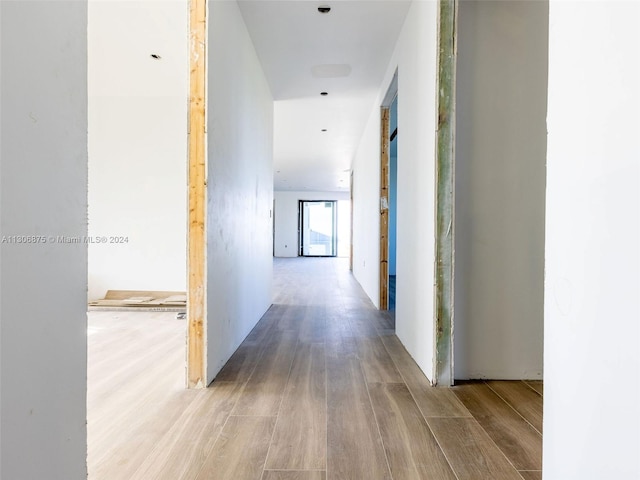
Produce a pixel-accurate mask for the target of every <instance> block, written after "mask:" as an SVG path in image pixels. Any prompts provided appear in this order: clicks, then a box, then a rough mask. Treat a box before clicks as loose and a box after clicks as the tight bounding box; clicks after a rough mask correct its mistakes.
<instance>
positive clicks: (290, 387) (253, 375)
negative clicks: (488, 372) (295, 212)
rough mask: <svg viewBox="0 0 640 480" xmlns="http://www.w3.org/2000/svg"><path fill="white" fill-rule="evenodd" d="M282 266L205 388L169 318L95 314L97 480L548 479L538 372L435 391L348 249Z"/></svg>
mask: <svg viewBox="0 0 640 480" xmlns="http://www.w3.org/2000/svg"><path fill="white" fill-rule="evenodd" d="M274 272H275V282H274V283H275V292H274V293H275V295H274V304H273V306H272V307H271V308H270V310H269V311H268V312H267V313H266V314H265V316H264V317H263V318H262V320H261V321H260V322H259V323H258V325H257V326H256V328H255V329H254V330H253V331H252V332H251V334H250V335H249V336H248V337H247V339H246V340H245V341H244V342H243V344H242V345H241V346H240V348H239V349H238V350H237V351H236V353H235V354H234V355H233V357H232V358H231V360H230V361H229V362H228V364H227V365H226V366H225V367H224V368H223V370H222V371H221V372H220V374H219V375H218V377H217V379H216V381H215V382H214V383H213V384H212V386H211V387H210V388H208V389H205V390H184V389H183V383H184V378H183V376H184V369H183V363H184V350H183V345H184V328H185V324H184V322H183V321H180V320H176V319H175V317H174V314H171V313H134V314H130V313H129V312H126V313H125V312H91V313H90V315H89V393H88V409H89V415H88V422H89V425H88V427H89V457H88V463H89V479H90V480H102V479H105V480H107V479H108V480H117V479H123V480H124V479H167V480H169V479H171V480H176V479H185V480H186V479H216V480H223V479H234V480H243V479H256V480H258V479H263V480H316V479H317V480H320V479H331V480H337V479H340V480H356V479H362V480H369V479H372V480H373V479H394V480H399V479H423V478H424V479H426V478H429V479H443V480H447V479H451V480H454V479H459V480H464V479H469V480H483V479H487V480H489V479H490V480H501V479H505V480H508V479H515V480H522V479H525V480H534V479H541V478H542V474H541V471H540V470H541V457H542V435H541V430H542V427H541V423H542V422H541V419H542V395H541V394H542V390H541V387H542V386H541V384H537V383H531V384H527V383H525V382H486V383H484V382H481V383H468V384H463V385H461V386H457V387H455V388H453V389H435V388H431V387H430V386H429V384H428V382H427V380H426V378H425V377H424V375H423V374H422V372H421V371H420V370H419V369H418V367H417V366H416V365H415V363H414V362H413V360H412V359H411V358H410V357H409V355H408V354H407V353H406V351H405V350H404V348H403V347H402V345H401V344H400V342H399V341H398V339H397V337H396V336H395V335H394V325H393V318H392V317H391V316H390V315H389V314H387V313H385V312H379V311H377V310H375V309H374V308H373V306H372V305H371V303H370V302H369V300H368V299H367V297H366V296H365V295H364V293H363V292H362V290H361V289H360V287H359V285H358V284H357V282H356V281H355V280H354V279H353V277H352V275H351V273H350V272H349V271H348V260H346V259H331V258H307V259H274ZM116 346H117V348H115V347H116ZM536 390H538V391H536Z"/></svg>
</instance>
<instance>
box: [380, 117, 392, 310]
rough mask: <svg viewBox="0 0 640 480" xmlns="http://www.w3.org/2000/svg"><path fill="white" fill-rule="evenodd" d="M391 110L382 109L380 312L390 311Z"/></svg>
mask: <svg viewBox="0 0 640 480" xmlns="http://www.w3.org/2000/svg"><path fill="white" fill-rule="evenodd" d="M389 110H390V109H389V107H387V106H382V107H380V289H379V292H380V295H379V300H378V308H379V309H380V310H388V309H389V143H390V142H389Z"/></svg>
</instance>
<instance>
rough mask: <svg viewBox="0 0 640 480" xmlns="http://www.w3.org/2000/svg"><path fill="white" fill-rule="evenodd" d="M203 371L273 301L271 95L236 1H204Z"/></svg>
mask: <svg viewBox="0 0 640 480" xmlns="http://www.w3.org/2000/svg"><path fill="white" fill-rule="evenodd" d="M207 48H208V68H209V85H208V91H209V98H208V121H207V128H208V142H209V144H208V177H207V179H208V180H207V195H208V202H207V270H208V271H207V305H208V307H207V311H208V319H207V321H208V326H207V338H208V345H207V349H208V354H207V358H208V372H207V375H208V377H209V380H211V379H212V378H213V377H215V375H216V374H217V373H218V371H219V370H220V368H222V366H223V365H224V363H225V362H226V361H227V360H228V359H229V357H230V356H231V354H232V353H233V352H234V351H235V350H236V348H237V347H238V345H240V343H241V342H242V340H244V338H245V337H246V336H247V334H248V333H249V331H250V330H251V329H252V328H253V326H254V325H255V324H256V323H257V322H258V320H259V319H260V317H261V316H262V314H263V313H264V312H265V311H266V310H267V308H268V307H269V305H270V304H271V295H272V291H271V285H272V273H273V271H272V266H273V242H272V238H273V227H272V217H273V212H272V209H273V99H272V96H271V92H270V90H269V87H268V84H267V82H266V79H265V76H264V73H263V71H262V68H261V66H260V62H259V60H258V58H257V56H256V53H255V50H254V48H253V44H252V42H251V39H250V37H249V34H248V32H247V29H246V26H245V24H244V21H243V20H242V16H241V15H240V11H239V9H238V5H237V4H236V2H228V1H214V2H211V3H210V4H209V42H208V46H207Z"/></svg>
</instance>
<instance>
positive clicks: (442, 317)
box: [433, 0, 458, 386]
mask: <svg viewBox="0 0 640 480" xmlns="http://www.w3.org/2000/svg"><path fill="white" fill-rule="evenodd" d="M457 6H458V5H457V0H440V2H439V5H438V19H439V20H438V21H439V28H438V77H437V81H436V91H437V112H438V119H437V121H438V127H437V128H438V130H437V147H436V162H435V163H436V200H435V202H436V252H435V260H436V262H435V286H436V288H435V290H436V291H435V317H436V322H435V351H436V355H435V365H434V379H433V384H434V385H441V386H451V385H453V382H454V368H453V367H454V357H453V355H454V352H453V328H454V246H455V244H454V238H455V232H454V225H455V222H454V220H455V217H454V209H455V107H456V99H455V93H456V58H457V48H456V32H457V13H458V8H457Z"/></svg>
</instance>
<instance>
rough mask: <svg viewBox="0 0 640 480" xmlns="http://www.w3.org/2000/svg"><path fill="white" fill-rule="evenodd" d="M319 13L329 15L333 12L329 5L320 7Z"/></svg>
mask: <svg viewBox="0 0 640 480" xmlns="http://www.w3.org/2000/svg"><path fill="white" fill-rule="evenodd" d="M318 11H319V12H320V13H329V12H330V11H331V7H330V6H329V5H320V6H319V7H318Z"/></svg>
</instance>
